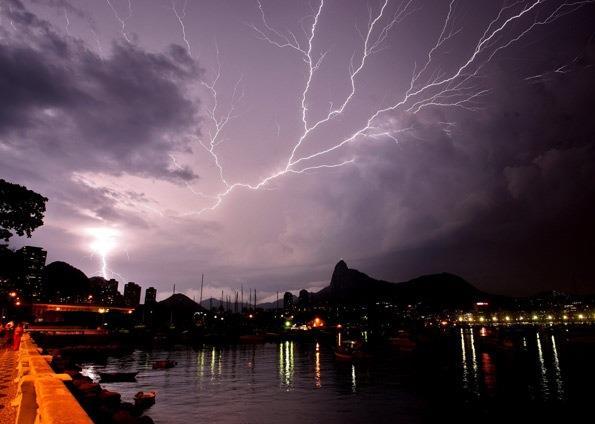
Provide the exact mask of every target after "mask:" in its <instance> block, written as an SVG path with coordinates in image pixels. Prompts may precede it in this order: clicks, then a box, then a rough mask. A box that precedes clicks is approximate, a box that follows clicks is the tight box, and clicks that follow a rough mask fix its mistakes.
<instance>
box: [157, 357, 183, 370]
mask: <svg viewBox="0 0 595 424" xmlns="http://www.w3.org/2000/svg"><path fill="white" fill-rule="evenodd" d="M177 364H178V363H177V362H176V361H172V360H169V359H165V360H162V361H155V362H153V369H154V370H161V369H167V368H173V367H175V366H176V365H177Z"/></svg>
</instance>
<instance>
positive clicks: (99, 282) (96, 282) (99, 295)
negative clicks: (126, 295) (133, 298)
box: [89, 277, 122, 305]
mask: <svg viewBox="0 0 595 424" xmlns="http://www.w3.org/2000/svg"><path fill="white" fill-rule="evenodd" d="M89 283H90V285H91V294H92V295H93V299H92V303H95V304H97V305H115V304H117V303H120V302H121V298H122V295H121V294H120V292H118V281H117V280H115V279H113V278H112V279H110V280H106V279H105V278H103V277H91V278H89Z"/></svg>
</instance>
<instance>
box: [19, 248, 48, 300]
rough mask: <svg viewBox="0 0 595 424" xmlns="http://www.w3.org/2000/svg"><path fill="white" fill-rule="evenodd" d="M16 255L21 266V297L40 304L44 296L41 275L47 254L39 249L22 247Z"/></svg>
mask: <svg viewBox="0 0 595 424" xmlns="http://www.w3.org/2000/svg"><path fill="white" fill-rule="evenodd" d="M17 254H18V255H19V258H20V260H21V264H22V274H21V276H20V280H21V281H20V286H21V288H22V290H23V295H24V296H25V297H26V298H28V299H30V300H31V301H32V302H40V301H41V300H42V298H43V294H44V293H43V281H42V273H43V268H44V267H45V260H46V257H47V252H46V251H45V250H43V249H42V248H41V247H35V246H24V247H21V248H20V249H19V250H17Z"/></svg>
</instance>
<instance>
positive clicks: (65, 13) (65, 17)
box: [64, 8, 70, 35]
mask: <svg viewBox="0 0 595 424" xmlns="http://www.w3.org/2000/svg"><path fill="white" fill-rule="evenodd" d="M64 20H65V21H66V34H68V35H70V18H68V11H67V10H66V8H64Z"/></svg>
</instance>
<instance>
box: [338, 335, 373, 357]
mask: <svg viewBox="0 0 595 424" xmlns="http://www.w3.org/2000/svg"><path fill="white" fill-rule="evenodd" d="M370 356H371V355H370V354H369V353H368V352H366V351H364V350H363V346H362V344H361V343H359V342H355V341H351V340H346V341H344V342H343V343H342V344H341V345H340V346H337V348H336V349H335V358H336V359H337V360H338V361H342V362H351V361H355V360H362V359H368V358H370Z"/></svg>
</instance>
